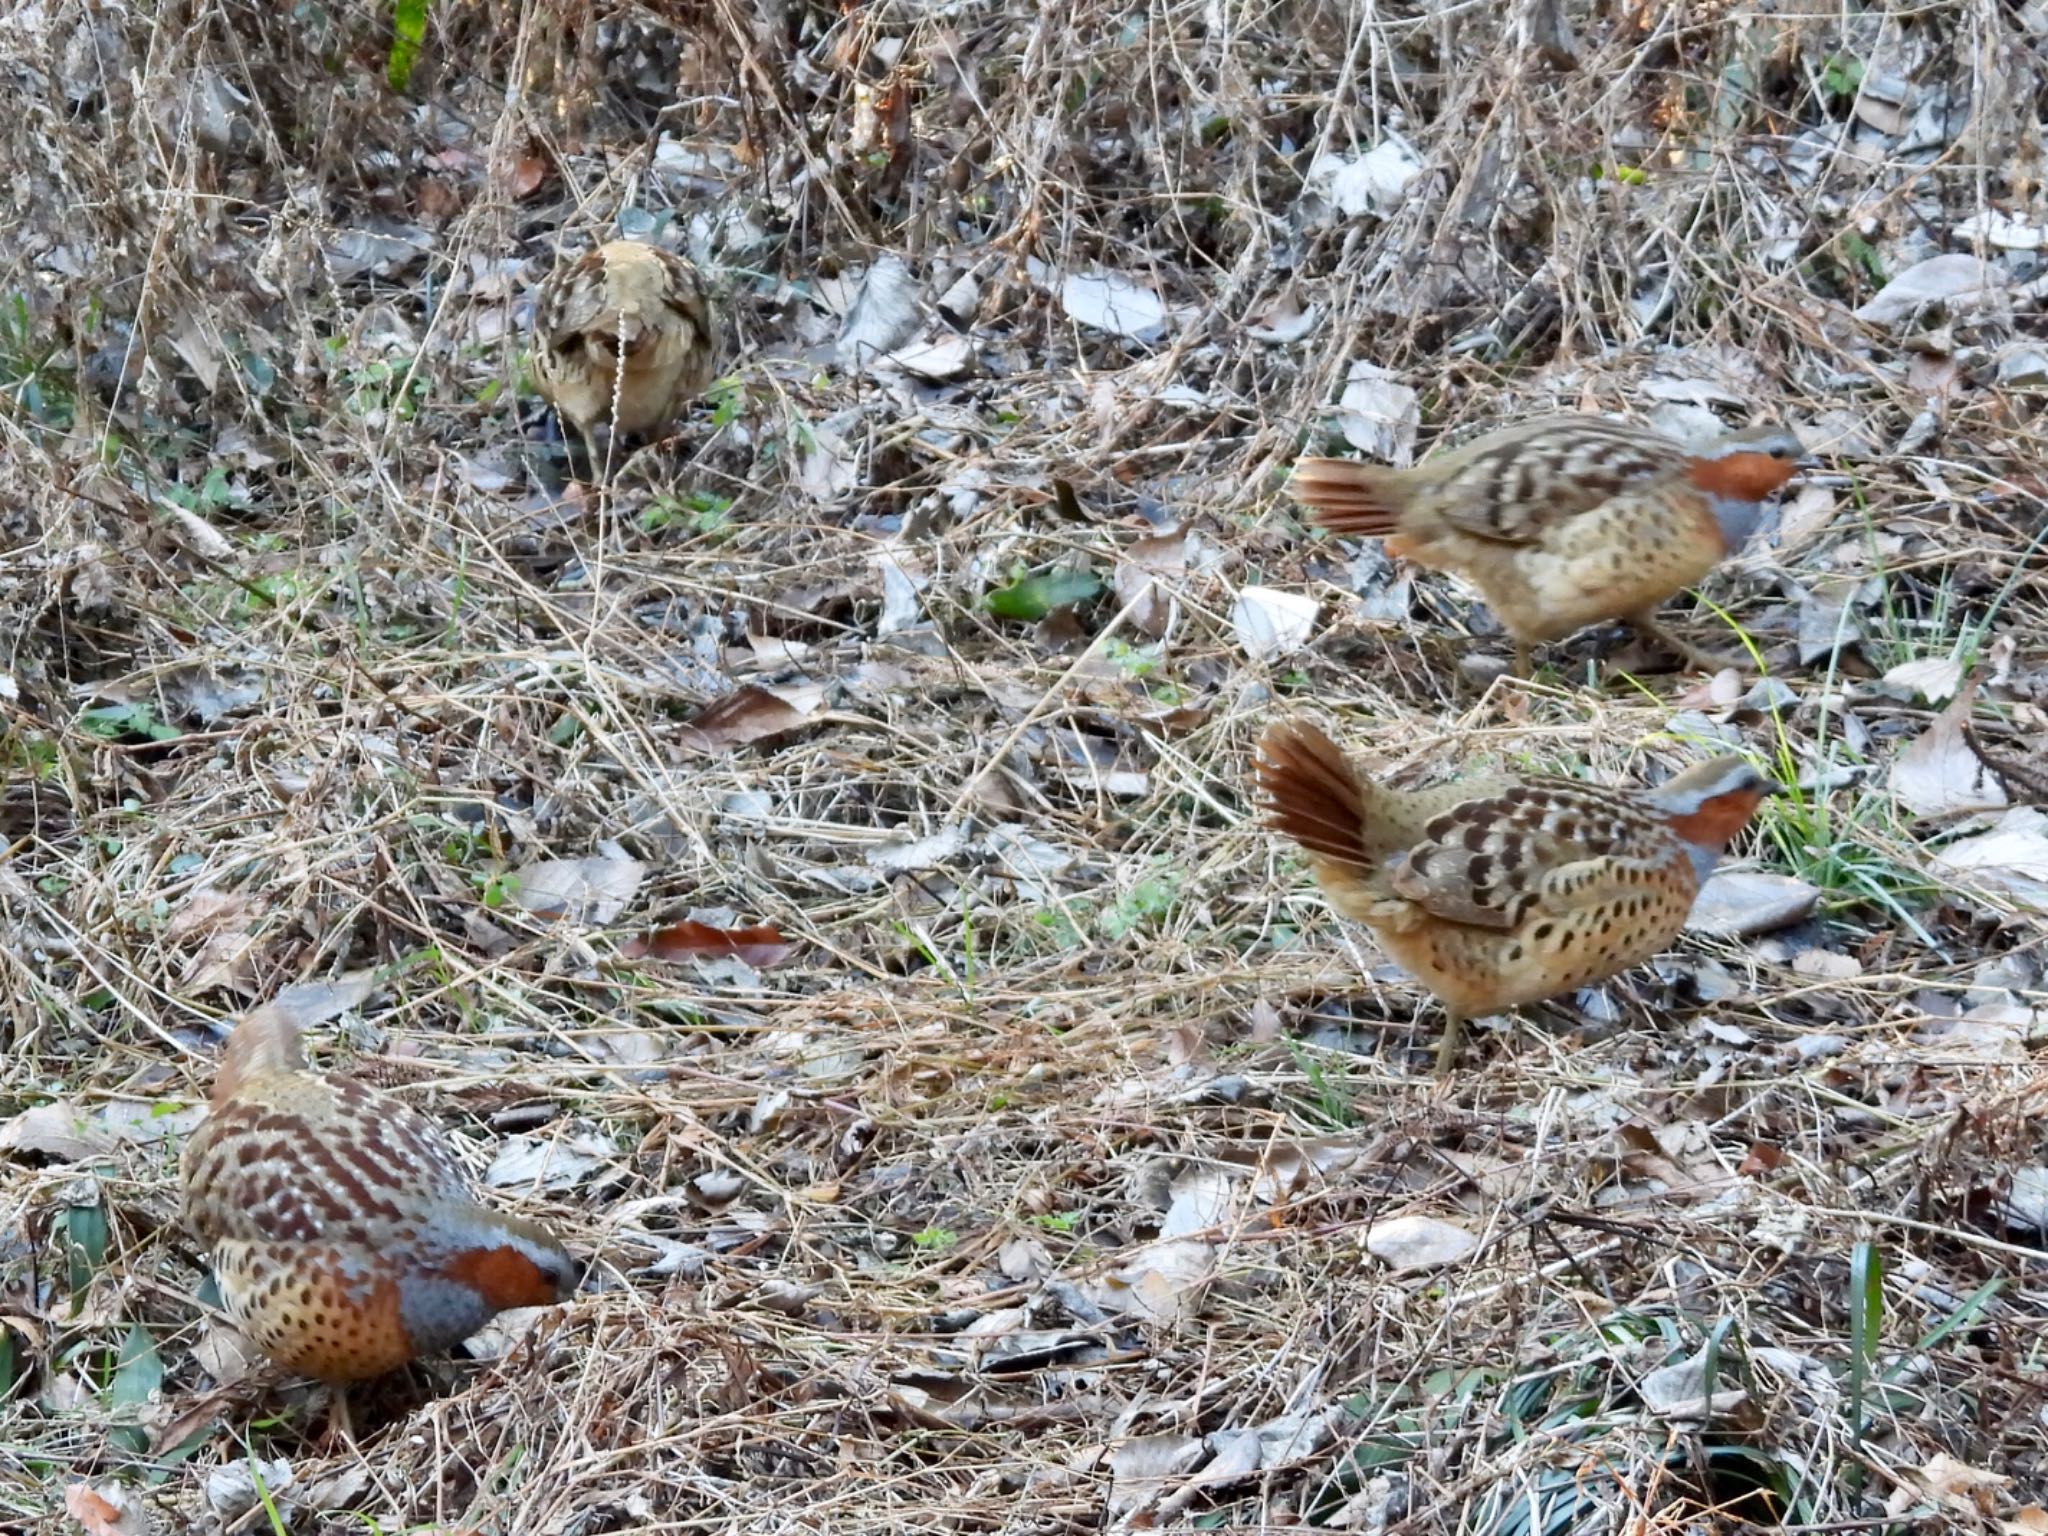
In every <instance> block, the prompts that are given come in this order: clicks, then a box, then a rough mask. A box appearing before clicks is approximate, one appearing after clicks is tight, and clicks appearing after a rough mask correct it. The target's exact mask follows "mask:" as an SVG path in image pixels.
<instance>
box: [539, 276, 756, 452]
mask: <svg viewBox="0 0 2048 1536" xmlns="http://www.w3.org/2000/svg"><path fill="white" fill-rule="evenodd" d="M714 325H715V322H714V318H713V315H712V310H711V301H710V298H709V297H708V296H707V295H706V293H705V290H704V283H703V281H702V279H700V278H699V277H698V275H697V269H696V268H695V267H693V266H691V265H690V263H689V262H687V261H686V260H684V259H683V258H682V257H681V256H678V255H677V254H676V253H675V252H673V251H668V250H664V249H662V248H661V247H660V246H658V245H648V244H646V243H644V242H642V241H639V240H614V241H612V242H611V243H610V244H608V245H601V246H599V247H598V248H597V249H596V250H594V251H589V252H586V253H585V254H584V255H582V256H579V257H578V258H577V259H576V260H574V261H572V262H570V263H569V264H568V265H567V266H565V267H560V268H558V269H557V270H556V271H555V272H553V273H552V274H551V275H550V276H549V277H548V279H547V281H546V282H544V283H542V284H541V289H540V293H539V294H538V295H537V296H536V298H535V300H534V306H533V358H534V373H535V381H536V383H538V385H539V386H540V392H541V394H542V395H543V396H545V397H546V399H547V401H548V403H549V404H550V405H552V406H554V407H555V409H556V410H558V411H560V412H561V413H562V414H563V415H564V416H566V417H568V418H569V420H570V421H572V422H574V423H575V424H576V430H577V431H578V432H580V433H581V434H582V435H583V445H584V447H585V448H586V449H588V450H589V452H590V462H591V470H592V473H593V474H595V473H599V472H601V471H602V469H603V468H604V466H605V460H604V459H602V458H600V457H599V455H598V444H599V443H600V442H601V441H602V442H604V443H606V444H607V445H609V444H610V442H611V440H612V437H613V435H614V434H617V435H619V436H631V435H636V434H642V433H649V432H656V431H659V430H660V429H662V428H663V427H666V426H667V425H668V424H669V423H670V422H672V421H674V420H675V419H676V418H677V417H679V416H681V415H682V414H683V413H684V412H685V411H687V410H688V409H689V407H690V402H691V401H693V400H695V399H696V398H697V397H698V396H699V395H701V394H703V393H704V391H705V390H706V389H708V388H709V387H710V385H711V381H712V379H714V378H715V377H716V376H717V374H718V343H717V333H716V330H715V329H714Z"/></svg>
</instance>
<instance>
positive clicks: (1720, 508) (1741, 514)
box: [1707, 495, 1764, 555]
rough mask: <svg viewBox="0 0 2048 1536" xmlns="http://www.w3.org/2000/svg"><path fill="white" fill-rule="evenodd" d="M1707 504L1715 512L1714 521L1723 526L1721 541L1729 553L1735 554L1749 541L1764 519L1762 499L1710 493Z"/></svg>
mask: <svg viewBox="0 0 2048 1536" xmlns="http://www.w3.org/2000/svg"><path fill="white" fill-rule="evenodd" d="M1707 506H1708V508H1709V509H1710V510H1711V511H1712V512H1713V514H1714V521H1715V522H1716V523H1718V524H1719V525H1720V528H1721V542H1722V543H1723V544H1725V545H1726V546H1727V548H1728V553H1729V554H1731V555H1732V554H1735V553H1736V552H1737V551H1738V550H1740V549H1741V548H1742V546H1743V545H1745V544H1747V543H1748V542H1749V537H1750V535H1751V534H1753V533H1755V532H1756V528H1757V524H1759V523H1761V522H1762V521H1763V520H1764V504H1763V503H1762V502H1760V501H1744V500H1742V499H1741V498H1739V497H1735V496H1720V495H1710V496H1709V497H1708V498H1707Z"/></svg>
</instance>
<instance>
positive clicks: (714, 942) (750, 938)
mask: <svg viewBox="0 0 2048 1536" xmlns="http://www.w3.org/2000/svg"><path fill="white" fill-rule="evenodd" d="M619 953H620V954H622V955H624V956H625V957H626V958H627V959H628V960H703V959H726V958H732V957H737V958H738V959H741V960H744V961H745V962H746V963H747V964H748V965H751V966H753V967H754V968H755V969H756V970H766V969H767V968H768V967H769V966H772V965H780V964H782V962H783V961H785V960H787V959H788V958H789V957H790V956H791V955H793V954H795V953H796V945H794V944H792V943H791V942H790V941H789V940H788V939H785V938H784V937H783V936H782V935H781V933H779V932H778V931H777V930H776V929H774V928H771V927H769V926H768V925H766V924H765V923H764V924H762V925H760V926H758V927H753V928H714V927H712V926H711V925H710V924H709V923H700V922H698V921H697V920H696V919H695V918H691V919H690V920H688V921H686V922H680V923H672V924H670V925H669V926H668V927H666V928H657V929H655V930H654V932H652V933H650V934H648V935H646V936H645V937H643V938H638V939H629V940H628V941H627V942H626V943H624V944H623V945H621V946H620V947H619Z"/></svg>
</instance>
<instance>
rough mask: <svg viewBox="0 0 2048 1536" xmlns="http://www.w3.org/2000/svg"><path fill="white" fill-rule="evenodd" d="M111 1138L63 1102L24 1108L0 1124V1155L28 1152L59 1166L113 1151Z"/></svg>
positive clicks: (81, 1113)
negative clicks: (50, 1160)
mask: <svg viewBox="0 0 2048 1536" xmlns="http://www.w3.org/2000/svg"><path fill="white" fill-rule="evenodd" d="M113 1145H114V1144H113V1139H112V1138H111V1137H109V1136H108V1135H106V1133H105V1132H103V1131H101V1130H100V1129H99V1128H98V1127H97V1126H95V1125H93V1124H92V1123H91V1122H90V1121H89V1120H88V1118H87V1117H86V1115H85V1112H84V1111H83V1110H81V1109H79V1108H78V1106H76V1105H75V1104H69V1103H66V1102H65V1101H64V1100H62V1099H58V1100H55V1101H53V1102H51V1103H48V1104H38V1105H37V1106H36V1107H35V1108H33V1109H25V1110H23V1111H22V1112H21V1113H20V1114H18V1115H15V1116H14V1117H13V1118H11V1119H9V1120H6V1121H0V1155H5V1154H13V1155H19V1154H21V1153H31V1154H33V1155H35V1156H38V1157H47V1158H51V1159H54V1160H55V1161H57V1162H60V1163H78V1162H83V1161H85V1160H86V1159H87V1158H92V1157H98V1156H100V1155H102V1154H103V1153H106V1152H110V1151H112V1150H113Z"/></svg>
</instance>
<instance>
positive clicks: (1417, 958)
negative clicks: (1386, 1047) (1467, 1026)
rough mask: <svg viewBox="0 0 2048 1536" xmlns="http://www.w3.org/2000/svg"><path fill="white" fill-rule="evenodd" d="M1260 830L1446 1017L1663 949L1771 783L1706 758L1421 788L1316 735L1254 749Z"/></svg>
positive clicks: (1449, 1041) (1456, 1027)
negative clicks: (1652, 782) (1670, 769)
mask: <svg viewBox="0 0 2048 1536" xmlns="http://www.w3.org/2000/svg"><path fill="white" fill-rule="evenodd" d="M1258 784H1259V790H1260V794H1261V798H1262V799H1263V801H1264V809H1265V811H1266V814H1267V823H1266V824H1267V825H1268V826H1269V827H1270V828H1272V829H1273V830H1275V831H1277V832H1279V833H1281V834H1282V835H1283V836H1285V837H1287V838H1289V839H1291V840H1292V841H1294V842H1295V843H1298V844H1299V845H1300V846H1301V847H1302V849H1303V850H1304V851H1305V852H1306V853H1307V854H1308V859H1309V867H1310V868H1311V869H1312V870H1313V871H1314V873H1315V877H1316V881H1317V883H1318V884H1320V885H1321V886H1322V888H1323V890H1324V892H1325V893H1326V894H1327V895H1328V897H1329V898H1330V904H1331V905H1332V906H1333V907H1335V908H1336V909H1337V911H1338V912H1340V913H1342V914H1343V915H1344V916H1345V917H1348V918H1351V919H1353V920H1354V921H1357V922H1361V923H1364V924H1365V925H1366V926H1367V927H1368V928H1370V929H1371V930H1372V931H1373V934H1374V936H1375V937H1376V938H1377V939H1378V940H1379V941H1380V943H1381V945H1382V946H1383V947H1384V948H1385V949H1386V951H1387V953H1388V954H1389V955H1391V956H1392V957H1393V959H1394V960H1395V961H1396V962H1397V963H1398V964H1399V965H1401V966H1402V967H1403V968H1404V969H1405V970H1407V971H1408V972H1409V973H1410V974H1411V975H1413V976H1414V977H1415V979H1416V980H1417V981H1419V982H1421V983H1422V985H1423V986H1424V987H1426V988H1428V990H1429V991H1430V992H1431V993H1432V994H1434V995H1435V997H1436V998H1437V1000H1438V1001H1439V1002H1441V1003H1442V1004H1443V1006H1444V1012H1445V1014H1446V1015H1447V1018H1448V1022H1447V1024H1446V1027H1445V1029H1444V1037H1443V1042H1442V1045H1441V1046H1440V1047H1439V1049H1438V1053H1437V1070H1438V1071H1439V1072H1443V1071H1447V1070H1448V1069H1449V1067H1450V1065H1451V1063H1452V1062H1453V1061H1454V1060H1455V1059H1456V1056H1457V1050H1458V1041H1459V1034H1460V1030H1461V1029H1462V1026H1463V1023H1464V1021H1465V1020H1466V1019H1471V1018H1483V1017H1485V1016H1486V1015H1487V1014H1491V1013H1498V1012H1500V1011H1502V1010H1503V1009H1507V1008H1514V1007H1517V1006H1519V1005H1521V1004H1524V1003H1534V1002H1541V1001H1542V1000H1544V999H1545V998H1551V997H1556V996H1558V995H1560V994H1562V993H1566V992H1570V991H1573V990H1575V989H1577V988H1579V987H1582V986H1586V985H1588V984H1590V983H1592V982H1596V981H1602V980H1605V979H1606V978H1607V977H1609V976H1612V975H1614V974H1616V973H1617V972H1619V971H1623V970H1626V969H1627V968H1628V967H1629V966H1632V965H1636V964H1638V963H1640V962H1642V961H1644V960H1647V959H1649V958H1650V957H1651V956H1652V955H1654V954H1656V953H1657V952H1658V951H1659V950H1661V949H1663V948H1664V947H1665V946H1666V945H1667V944H1669V943H1670V942H1671V941H1672V940H1673V939H1674V938H1676V937H1677V936H1678V931H1679V929H1680V928H1681V927H1683V926H1684V924H1685V919H1686V914H1687V913H1689V912H1690V911H1691V910H1692V903H1693V898H1694V897H1695V896H1696V895H1698V894H1699V888H1700V886H1701V884H1702V883H1703V882H1704V881H1705V879H1706V877H1707V874H1708V872H1709V871H1710V870H1712V868H1713V867H1714V861H1715V859H1716V858H1718V857H1719V856H1720V854H1721V853H1722V851H1723V850H1724V849H1726V848H1727V846H1728V843H1729V841H1730V840H1731V839H1732V838H1734V836H1735V835H1736V834H1737V833H1738V832H1740V831H1741V830H1742V828H1743V827H1744V826H1745V825H1746V824H1747V823H1748V821H1749V818H1750V815H1751V813H1752V812H1753V811H1754V810H1755V809H1756V807H1757V804H1758V802H1759V801H1761V800H1762V799H1763V797H1764V796H1765V795H1769V794H1774V793H1776V792H1777V790H1778V786H1777V785H1775V784H1773V783H1771V782H1770V780H1768V779H1766V778H1764V777H1763V776H1762V775H1761V774H1759V773H1758V772H1757V771H1756V770H1755V769H1754V768H1752V767H1750V765H1749V764H1748V763H1746V762H1744V761H1743V760H1742V759H1741V758H1739V757H1732V756H1730V757H1717V758H1714V759H1713V760H1712V761H1710V762H1705V763H1701V764H1699V765H1697V766H1696V767H1692V768H1688V769H1686V770H1685V771H1684V772H1683V773H1680V774H1678V775H1676V776H1674V777H1673V778H1671V779H1668V780H1666V781H1665V782H1664V783H1662V784H1660V785H1658V786H1657V787H1656V788H1655V789H1609V788H1605V787H1603V786H1601V785H1597V784H1586V783H1582V782H1580V781H1579V780H1576V779H1563V778H1550V777H1539V776H1533V775H1531V776H1522V775H1511V774H1495V775H1486V776H1480V777H1473V778H1466V779H1459V780H1455V781H1453V782H1451V783H1448V784H1440V785H1436V786H1434V787H1433V788H1429V789H1421V790H1399V789H1389V788H1386V787H1385V786H1383V785H1379V784H1374V783H1373V782H1371V781H1370V780H1369V779H1366V778H1364V777H1363V776H1362V775H1360V774H1359V773H1358V772H1357V771H1356V770H1355V769H1353V768H1352V766H1351V764H1350V763H1349V762H1348V761H1346V759H1345V756H1344V754H1343V752H1342V751H1341V750H1340V749H1339V748H1338V747H1337V745H1336V743H1334V742H1333V741H1331V740H1330V738H1329V737H1328V736H1326V735H1324V734H1323V733H1322V732H1321V731H1320V730H1318V729H1316V728H1315V727H1314V726H1312V725H1309V724H1306V723H1303V722H1299V721H1285V722H1282V723H1280V724H1277V725H1274V726H1272V727H1270V728H1269V729H1268V730H1267V731H1266V733H1265V736H1264V738H1263V739H1262V740H1261V741H1260V743H1259V762H1258Z"/></svg>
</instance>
